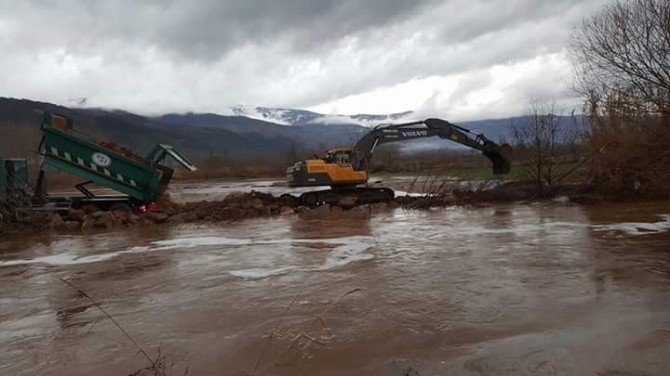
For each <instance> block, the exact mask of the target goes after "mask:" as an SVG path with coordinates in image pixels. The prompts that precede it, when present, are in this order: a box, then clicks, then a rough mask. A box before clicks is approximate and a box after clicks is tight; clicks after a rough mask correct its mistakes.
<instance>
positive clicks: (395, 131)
mask: <svg viewBox="0 0 670 376" xmlns="http://www.w3.org/2000/svg"><path fill="white" fill-rule="evenodd" d="M433 136H437V137H440V138H442V139H448V140H450V141H454V142H457V143H459V144H461V145H465V146H467V147H470V148H472V149H476V150H480V151H481V152H482V154H484V156H486V157H487V158H489V159H490V160H491V162H493V172H494V173H495V174H504V173H508V172H509V171H510V160H509V159H510V156H511V147H510V146H509V145H506V144H505V145H502V146H500V145H498V144H497V143H495V142H493V141H491V140H489V139H488V138H486V137H485V136H484V135H481V134H477V133H474V132H472V131H470V130H468V129H466V128H463V127H460V126H458V125H455V124H452V123H450V122H448V121H446V120H442V119H426V120H423V121H416V122H411V123H401V124H391V125H385V126H384V125H380V126H377V127H375V128H374V129H373V130H372V131H370V132H369V133H367V134H366V135H364V136H363V137H361V139H360V140H358V142H357V143H356V146H355V150H356V151H357V152H359V153H361V154H362V155H361V156H362V158H363V159H364V160H363V162H364V163H365V165H368V164H369V163H370V160H371V159H372V156H373V153H374V151H375V149H376V148H377V147H378V146H379V145H382V144H385V143H389V142H398V141H406V140H412V139H416V138H426V137H433Z"/></svg>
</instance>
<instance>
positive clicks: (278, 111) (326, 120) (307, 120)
mask: <svg viewBox="0 0 670 376" xmlns="http://www.w3.org/2000/svg"><path fill="white" fill-rule="evenodd" d="M232 113H233V114H234V115H236V116H244V117H248V118H252V119H259V120H265V121H270V122H273V123H277V124H283V125H334V124H355V125H361V126H364V127H372V126H375V125H378V124H380V123H388V122H397V121H403V120H406V119H409V118H410V117H411V116H412V111H405V112H400V113H396V114H389V115H368V114H359V115H324V114H319V113H317V112H312V111H307V110H296V109H292V108H271V107H249V106H241V105H239V106H235V107H233V108H232Z"/></svg>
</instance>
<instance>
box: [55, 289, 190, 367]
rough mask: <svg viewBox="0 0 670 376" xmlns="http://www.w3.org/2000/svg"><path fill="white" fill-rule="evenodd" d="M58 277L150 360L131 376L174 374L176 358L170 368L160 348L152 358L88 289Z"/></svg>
mask: <svg viewBox="0 0 670 376" xmlns="http://www.w3.org/2000/svg"><path fill="white" fill-rule="evenodd" d="M58 279H60V280H61V282H63V283H65V284H66V285H68V286H69V287H71V288H73V289H74V290H75V291H77V294H79V296H80V297H84V298H86V299H88V300H89V301H90V302H91V303H92V304H93V305H94V306H95V307H96V308H98V309H99V310H100V312H102V313H103V314H104V315H105V317H107V318H108V319H109V320H110V321H111V322H112V323H113V324H114V326H116V327H117V328H118V329H119V330H120V331H121V333H122V334H123V335H124V336H125V337H126V338H127V339H128V340H129V341H130V342H131V343H132V344H133V345H134V346H135V347H136V348H137V352H138V353H140V354H142V355H143V356H144V358H145V359H146V360H147V361H148V362H149V366H147V367H145V368H142V369H140V370H138V371H135V372H133V373H131V374H130V376H142V375H154V376H171V375H172V374H173V369H174V358H171V359H170V365H169V368H168V364H167V357H166V356H165V355H164V354H162V353H161V351H160V349H159V350H158V354H157V355H156V358H155V359H153V358H151V356H149V353H147V352H146V351H145V350H144V348H142V346H140V344H139V343H138V342H137V341H136V340H135V339H134V338H133V337H132V336H131V335H130V333H128V332H127V331H126V330H125V329H124V328H123V327H122V326H121V324H119V322H118V321H116V319H115V318H114V317H113V316H112V315H111V314H109V312H107V311H106V310H105V309H104V308H103V307H102V305H101V304H100V303H98V301H97V300H95V299H93V298H92V297H91V296H90V295H89V294H88V293H87V292H86V291H84V290H82V289H81V288H79V287H77V286H75V285H74V284H73V283H72V282H70V281H67V280H65V279H63V278H58ZM96 322H97V321H96ZM187 374H188V367H187V368H186V370H185V371H184V375H187Z"/></svg>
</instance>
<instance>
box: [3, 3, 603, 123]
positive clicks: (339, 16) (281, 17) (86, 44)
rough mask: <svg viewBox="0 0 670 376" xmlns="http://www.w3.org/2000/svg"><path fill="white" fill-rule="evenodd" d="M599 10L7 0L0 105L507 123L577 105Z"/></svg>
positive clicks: (586, 6) (575, 6) (578, 6)
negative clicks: (582, 35)
mask: <svg viewBox="0 0 670 376" xmlns="http://www.w3.org/2000/svg"><path fill="white" fill-rule="evenodd" d="M606 1H607V0H582V1H578V0H434V1H432V0H426V1H410V0H359V1H352V0H266V1H262V0H201V1H196V0H173V1H159V0H108V1H95V0H82V1H74V0H72V1H68V0H62V1H51V0H17V1H13V0H0V72H1V73H0V96H7V97H20V98H29V99H34V100H41V101H49V102H54V103H58V104H63V105H68V106H76V105H78V102H79V101H80V100H81V98H86V99H87V101H86V104H85V105H86V106H95V107H108V108H120V109H124V110H129V111H136V112H140V113H143V114H158V113H162V112H184V111H195V112H203V111H208V112H218V113H226V112H228V110H229V107H230V106H232V105H236V104H245V105H260V106H271V107H272V106H282V107H291V108H305V109H312V110H316V111H320V112H326V113H343V114H354V113H391V112H400V111H406V110H414V111H418V112H419V113H421V114H426V115H431V116H443V117H447V118H449V119H452V120H472V119H483V118H491V117H504V116H512V115H518V114H521V113H523V111H524V110H525V108H526V107H527V105H528V103H529V101H530V100H531V99H536V100H553V101H556V102H560V103H569V104H571V105H576V103H577V101H576V99H575V98H574V94H573V93H572V92H571V91H570V89H569V80H570V75H571V67H570V62H569V57H568V54H567V50H566V44H567V42H568V40H569V37H570V35H571V33H572V30H573V28H574V27H575V26H576V25H577V24H579V22H580V21H581V20H582V19H583V18H584V17H585V16H587V15H589V14H592V13H593V12H594V11H596V10H597V9H598V8H599V7H601V6H602V5H603V4H604V3H605V2H606ZM79 105H81V104H79Z"/></svg>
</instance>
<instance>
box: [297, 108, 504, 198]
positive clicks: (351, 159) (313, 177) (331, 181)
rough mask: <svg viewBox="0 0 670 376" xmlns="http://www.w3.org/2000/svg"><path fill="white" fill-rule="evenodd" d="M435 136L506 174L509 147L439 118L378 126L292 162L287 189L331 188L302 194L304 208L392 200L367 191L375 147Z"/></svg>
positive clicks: (384, 192)
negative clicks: (349, 142) (350, 142)
mask: <svg viewBox="0 0 670 376" xmlns="http://www.w3.org/2000/svg"><path fill="white" fill-rule="evenodd" d="M433 136H436V137H439V138H442V139H446V140H450V141H454V142H457V143H459V144H462V145H465V146H467V147H470V148H473V149H476V150H480V151H481V152H482V154H483V155H484V156H485V157H487V158H488V159H489V160H491V162H492V163H493V173H495V174H506V173H508V172H509V171H510V158H511V154H512V148H511V147H510V146H509V145H507V144H503V145H498V144H497V143H495V142H493V141H491V140H489V139H488V138H486V137H485V136H484V135H482V134H477V133H474V132H472V131H470V130H468V129H466V128H463V127H460V126H458V125H455V124H452V123H450V122H448V121H446V120H442V119H426V120H423V121H416V122H410V123H400V124H381V125H378V126H376V127H375V128H373V129H372V130H371V131H370V132H368V133H366V134H365V135H364V136H363V137H361V138H360V139H359V140H358V142H357V143H356V145H355V146H354V147H353V148H337V149H331V150H328V151H327V152H326V156H325V157H323V158H315V159H308V160H304V161H300V162H297V163H295V164H294V165H293V166H291V167H289V168H288V169H287V171H286V173H287V177H288V180H289V182H288V183H289V186H291V187H313V186H314V187H317V186H330V187H331V189H327V190H320V191H312V192H305V193H303V194H302V195H301V196H300V201H301V203H302V204H303V205H306V206H311V207H314V206H317V205H319V204H321V203H329V204H334V203H338V202H340V200H341V199H342V198H343V197H347V196H348V197H355V198H356V202H355V205H361V204H367V203H376V202H388V201H391V200H393V197H394V193H393V190H391V189H389V188H368V187H365V186H364V185H365V184H366V183H367V181H368V178H369V174H368V167H369V165H370V161H371V159H372V156H373V154H374V151H375V149H376V148H377V147H379V146H380V145H382V144H385V143H389V142H402V141H407V140H413V139H417V138H425V137H433Z"/></svg>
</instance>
